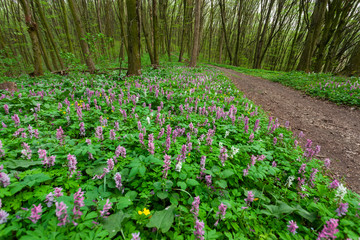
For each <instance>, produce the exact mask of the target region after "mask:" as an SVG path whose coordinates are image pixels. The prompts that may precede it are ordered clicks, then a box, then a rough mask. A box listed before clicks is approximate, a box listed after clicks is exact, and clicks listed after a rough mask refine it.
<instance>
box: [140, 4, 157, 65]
mask: <svg viewBox="0 0 360 240" xmlns="http://www.w3.org/2000/svg"><path fill="white" fill-rule="evenodd" d="M145 11H146V9H145ZM145 11H144V10H143V5H141V14H142V19H141V25H142V31H143V33H144V37H145V43H146V48H147V50H148V53H149V57H150V61H151V65H153V66H154V65H155V62H154V55H153V51H152V48H151V42H150V36H149V33H148V30H147V29H148V27H147V25H145V24H146V21H145V20H146V18H145V15H146V14H145Z"/></svg>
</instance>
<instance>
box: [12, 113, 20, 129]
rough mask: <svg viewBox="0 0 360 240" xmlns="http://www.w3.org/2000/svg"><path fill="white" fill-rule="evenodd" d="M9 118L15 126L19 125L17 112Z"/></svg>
mask: <svg viewBox="0 0 360 240" xmlns="http://www.w3.org/2000/svg"><path fill="white" fill-rule="evenodd" d="M11 119H12V120H13V121H14V123H15V127H18V126H19V125H20V118H19V116H18V115H17V114H14V116H12V117H11Z"/></svg>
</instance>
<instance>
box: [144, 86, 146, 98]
mask: <svg viewBox="0 0 360 240" xmlns="http://www.w3.org/2000/svg"><path fill="white" fill-rule="evenodd" d="M144 95H145V97H146V88H145V89H144Z"/></svg>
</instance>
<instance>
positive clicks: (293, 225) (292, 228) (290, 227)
mask: <svg viewBox="0 0 360 240" xmlns="http://www.w3.org/2000/svg"><path fill="white" fill-rule="evenodd" d="M287 227H288V230H289V231H290V232H291V233H292V234H295V233H296V229H298V228H299V227H298V225H296V222H294V221H293V220H291V221H289V225H287Z"/></svg>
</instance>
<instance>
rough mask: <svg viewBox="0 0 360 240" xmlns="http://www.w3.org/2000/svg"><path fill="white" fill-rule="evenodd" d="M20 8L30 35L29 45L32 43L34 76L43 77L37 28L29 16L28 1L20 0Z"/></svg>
mask: <svg viewBox="0 0 360 240" xmlns="http://www.w3.org/2000/svg"><path fill="white" fill-rule="evenodd" d="M20 3H21V6H22V8H23V10H24V15H25V23H26V26H27V27H28V29H27V30H28V32H29V35H30V39H31V43H32V49H33V53H34V76H40V75H43V74H44V72H43V68H42V63H41V50H40V44H39V39H38V36H37V31H38V26H37V24H36V22H35V21H34V19H33V17H32V16H31V10H30V5H29V2H28V0H20Z"/></svg>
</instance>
